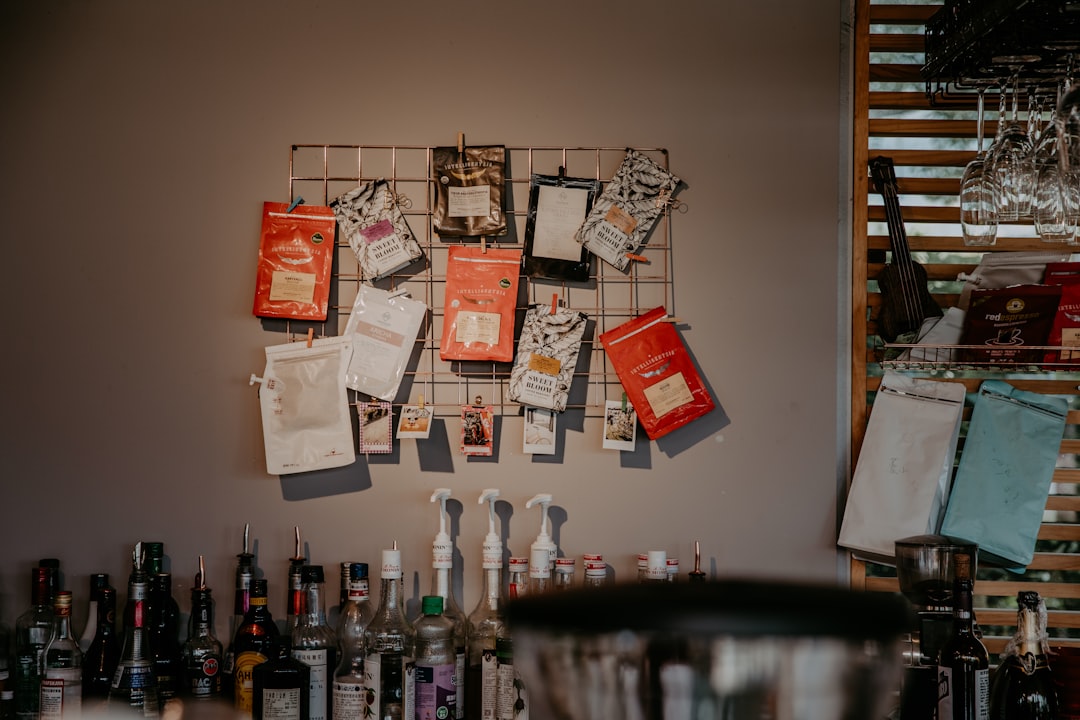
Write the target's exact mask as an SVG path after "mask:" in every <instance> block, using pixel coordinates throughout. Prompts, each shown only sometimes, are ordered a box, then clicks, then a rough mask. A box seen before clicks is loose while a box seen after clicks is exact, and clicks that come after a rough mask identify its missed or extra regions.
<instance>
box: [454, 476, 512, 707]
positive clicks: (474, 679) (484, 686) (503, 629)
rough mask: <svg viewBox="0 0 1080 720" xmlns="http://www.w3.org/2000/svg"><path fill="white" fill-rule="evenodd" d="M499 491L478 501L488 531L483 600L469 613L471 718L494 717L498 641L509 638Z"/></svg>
mask: <svg viewBox="0 0 1080 720" xmlns="http://www.w3.org/2000/svg"><path fill="white" fill-rule="evenodd" d="M498 497H499V491H498V490H495V489H487V490H484V491H483V492H482V493H481V494H480V500H479V504H481V505H483V504H484V503H485V502H486V503H487V504H488V533H487V536H486V537H485V538H484V544H483V570H484V585H483V592H482V593H481V595H480V602H479V603H477V605H476V609H475V610H473V611H472V613H470V615H469V623H468V630H467V635H468V637H467V647H468V650H467V666H468V667H467V671H466V675H465V695H466V696H467V697H468V698H469V702H468V704H467V705H466V707H465V711H466V717H467V718H468V720H495V713H496V707H497V701H498V694H497V682H498V665H497V658H496V654H495V652H496V643H497V642H499V641H501V640H503V639H506V638H509V637H510V631H509V629H508V628H507V626H506V621H505V619H504V617H503V605H502V602H503V600H502V563H503V544H502V540H501V539H500V538H499V534H498V533H497V532H495V500H496V499H497V498H498Z"/></svg>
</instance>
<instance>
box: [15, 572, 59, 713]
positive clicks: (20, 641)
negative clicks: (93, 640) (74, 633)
mask: <svg viewBox="0 0 1080 720" xmlns="http://www.w3.org/2000/svg"><path fill="white" fill-rule="evenodd" d="M49 592H50V590H49V570H48V568H43V567H41V566H38V567H36V568H34V569H33V570H32V571H31V573H30V608H29V609H28V610H27V611H26V612H24V613H23V614H22V615H20V616H19V617H18V618H17V619H16V620H15V716H16V717H17V718H19V720H36V719H37V716H38V703H39V701H40V695H41V655H42V653H44V652H45V644H46V643H47V642H49V634H50V633H51V632H52V618H53V609H52V605H51V604H50V600H49Z"/></svg>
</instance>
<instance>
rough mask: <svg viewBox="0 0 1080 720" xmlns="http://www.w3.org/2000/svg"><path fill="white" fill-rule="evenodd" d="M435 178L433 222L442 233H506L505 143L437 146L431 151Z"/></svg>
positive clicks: (477, 234) (450, 235)
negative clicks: (504, 193) (504, 206)
mask: <svg viewBox="0 0 1080 720" xmlns="http://www.w3.org/2000/svg"><path fill="white" fill-rule="evenodd" d="M431 163H432V168H431V170H432V174H433V176H434V181H435V209H434V212H433V213H432V223H433V224H434V226H435V232H437V233H438V234H439V236H440V237H479V236H481V235H487V236H496V235H505V234H506V214H505V212H504V209H503V184H504V183H505V181H506V148H505V147H504V146H502V145H487V146H483V145H477V146H475V147H464V148H462V149H461V151H460V152H459V151H458V148H456V147H437V148H434V149H433V150H432V154H431Z"/></svg>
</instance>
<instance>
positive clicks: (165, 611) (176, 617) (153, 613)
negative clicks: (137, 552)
mask: <svg viewBox="0 0 1080 720" xmlns="http://www.w3.org/2000/svg"><path fill="white" fill-rule="evenodd" d="M149 598H150V622H149V626H150V650H151V652H152V653H153V657H154V677H155V679H156V681H157V692H158V703H160V704H161V707H162V708H164V707H165V705H166V703H168V702H169V701H170V700H172V699H173V698H175V697H176V695H177V693H178V692H179V690H180V682H181V678H182V676H183V667H184V664H183V660H182V659H181V654H182V649H181V644H180V607H179V605H178V604H177V602H176V598H174V597H173V595H172V573H167V572H159V573H157V574H156V575H151V576H150V589H149Z"/></svg>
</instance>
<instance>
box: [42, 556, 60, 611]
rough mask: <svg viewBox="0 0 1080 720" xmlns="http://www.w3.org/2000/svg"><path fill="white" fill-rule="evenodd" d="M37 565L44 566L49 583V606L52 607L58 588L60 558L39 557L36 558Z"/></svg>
mask: <svg viewBox="0 0 1080 720" xmlns="http://www.w3.org/2000/svg"><path fill="white" fill-rule="evenodd" d="M38 567H39V568H45V571H46V574H47V576H48V585H49V600H48V602H49V608H50V609H51V608H52V602H53V600H54V599H55V598H56V593H57V592H58V591H59V590H60V560H59V559H57V558H41V559H40V560H38Z"/></svg>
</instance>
